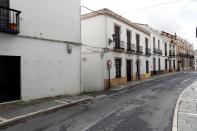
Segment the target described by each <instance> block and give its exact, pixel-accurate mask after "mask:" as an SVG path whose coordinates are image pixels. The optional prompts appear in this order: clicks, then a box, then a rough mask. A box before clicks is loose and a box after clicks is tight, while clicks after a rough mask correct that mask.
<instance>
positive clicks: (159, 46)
mask: <svg viewBox="0 0 197 131" xmlns="http://www.w3.org/2000/svg"><path fill="white" fill-rule="evenodd" d="M158 49H160V40H158Z"/></svg>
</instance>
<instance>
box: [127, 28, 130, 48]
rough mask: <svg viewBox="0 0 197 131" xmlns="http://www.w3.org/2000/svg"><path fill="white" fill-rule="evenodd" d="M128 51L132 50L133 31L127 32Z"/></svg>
mask: <svg viewBox="0 0 197 131" xmlns="http://www.w3.org/2000/svg"><path fill="white" fill-rule="evenodd" d="M127 49H131V31H129V30H127Z"/></svg>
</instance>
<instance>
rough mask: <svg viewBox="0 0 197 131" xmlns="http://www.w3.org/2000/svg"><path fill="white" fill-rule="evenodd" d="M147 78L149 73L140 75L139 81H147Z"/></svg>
mask: <svg viewBox="0 0 197 131" xmlns="http://www.w3.org/2000/svg"><path fill="white" fill-rule="evenodd" d="M149 77H151V75H150V73H146V74H142V75H141V79H140V80H146V79H148V78H149Z"/></svg>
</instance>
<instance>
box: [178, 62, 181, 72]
mask: <svg viewBox="0 0 197 131" xmlns="http://www.w3.org/2000/svg"><path fill="white" fill-rule="evenodd" d="M180 70H181V61H178V71H180Z"/></svg>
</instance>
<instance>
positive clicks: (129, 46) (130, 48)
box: [127, 43, 136, 53]
mask: <svg viewBox="0 0 197 131" xmlns="http://www.w3.org/2000/svg"><path fill="white" fill-rule="evenodd" d="M135 48H136V47H135V45H134V44H131V43H128V44H127V52H129V53H134V52H135Z"/></svg>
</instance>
